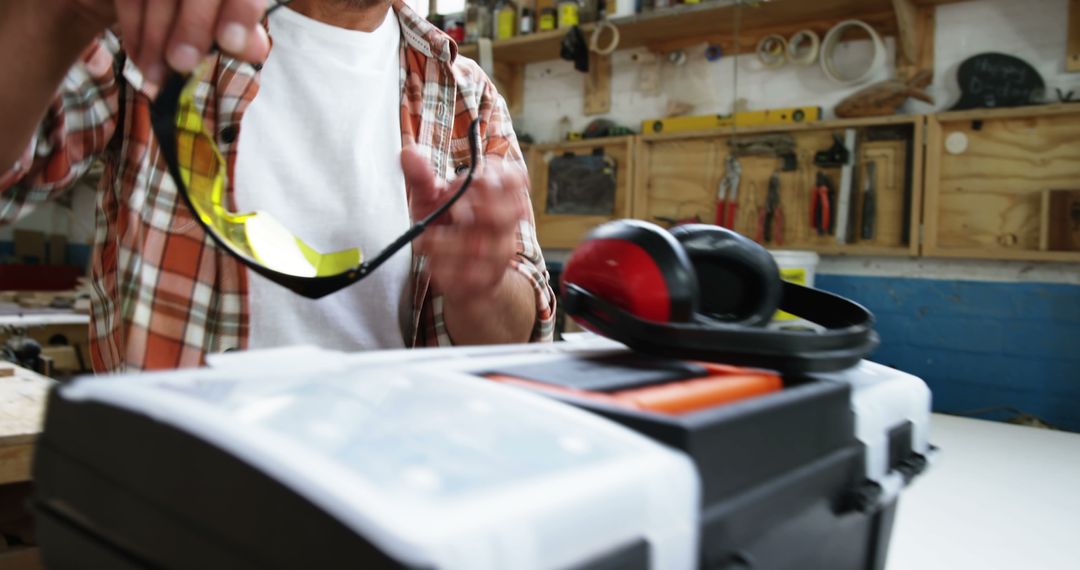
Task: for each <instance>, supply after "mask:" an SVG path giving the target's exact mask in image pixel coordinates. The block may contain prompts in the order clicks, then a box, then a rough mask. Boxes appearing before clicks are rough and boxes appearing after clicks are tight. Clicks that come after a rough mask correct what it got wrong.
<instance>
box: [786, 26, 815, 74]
mask: <svg viewBox="0 0 1080 570" xmlns="http://www.w3.org/2000/svg"><path fill="white" fill-rule="evenodd" d="M804 44H806V45H805V47H804ZM820 50H821V38H820V37H818V35H817V33H816V32H814V30H802V31H800V32H795V35H793V36H791V39H789V40H788V43H787V57H788V61H790V62H792V63H795V64H798V65H802V66H810V65H814V62H816V61H817V58H818V52H819V51H820Z"/></svg>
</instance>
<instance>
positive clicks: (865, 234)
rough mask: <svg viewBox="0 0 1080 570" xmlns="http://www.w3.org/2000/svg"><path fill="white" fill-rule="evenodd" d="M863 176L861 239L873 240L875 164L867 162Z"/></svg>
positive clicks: (875, 205)
mask: <svg viewBox="0 0 1080 570" xmlns="http://www.w3.org/2000/svg"><path fill="white" fill-rule="evenodd" d="M863 175H864V176H865V177H866V180H865V182H864V183H863V188H864V190H863V207H862V234H861V235H862V239H866V240H870V239H874V230H875V223H876V222H877V163H876V162H874V161H872V160H871V161H868V162H867V163H866V170H865V171H864V173H863Z"/></svg>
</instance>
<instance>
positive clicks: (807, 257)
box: [769, 251, 821, 321]
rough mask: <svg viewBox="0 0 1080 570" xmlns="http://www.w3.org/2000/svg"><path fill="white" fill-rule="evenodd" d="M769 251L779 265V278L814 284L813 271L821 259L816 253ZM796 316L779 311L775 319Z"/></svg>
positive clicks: (783, 319)
mask: <svg viewBox="0 0 1080 570" xmlns="http://www.w3.org/2000/svg"><path fill="white" fill-rule="evenodd" d="M769 253H771V254H772V256H773V259H775V260H776V264H777V265H778V266H780V278H781V279H783V280H784V281H789V282H791V283H796V284H798V285H805V286H807V287H813V286H814V272H815V271H817V265H818V262H819V261H821V258H820V257H819V256H818V254H816V253H814V252H812V251H769ZM797 318H798V317H796V316H795V315H792V314H789V313H785V312H783V311H779V312H778V313H777V315H776V318H775V320H777V321H793V320H796V319H797Z"/></svg>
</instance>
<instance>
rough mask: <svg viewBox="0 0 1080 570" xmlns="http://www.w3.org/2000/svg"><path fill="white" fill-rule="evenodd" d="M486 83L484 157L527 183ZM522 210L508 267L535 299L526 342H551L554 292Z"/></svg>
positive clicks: (507, 123)
mask: <svg viewBox="0 0 1080 570" xmlns="http://www.w3.org/2000/svg"><path fill="white" fill-rule="evenodd" d="M486 83H487V85H486V88H485V95H484V101H483V102H482V103H481V117H483V116H484V114H485V113H484V112H483V111H484V107H485V105H486V104H490V105H491V114H490V116H489V117H488V120H487V130H486V133H485V134H486V139H487V140H486V142H485V146H484V148H485V152H484V154H485V156H488V157H492V156H494V157H497V158H500V159H502V160H503V161H504V163H505V164H506V165H507V166H508V167H513V168H520V169H521V173H522V175H523V179H524V180H526V181H528V180H529V172H528V168H527V167H526V165H525V158H524V156H523V155H522V152H521V146H520V145H519V144H518V140H517V135H516V134H515V133H514V126H513V124H512V122H511V120H510V110H509V109H508V108H507V106H506V100H505V99H503V97H502V95H500V94H499V93H498V91H497V90H496V89H495V84H494V82H492V81H491V80H490V79H487V81H486ZM521 192H522V194H523V196H522V197H521V198H522V199H523V200H524V201H525V203H526V204H531V203H532V201H531V200H530V198H529V187H528V185H527V184H526V185H525V186H523V187H522V188H521ZM526 211H527V212H528V217H527V218H526V219H523V220H521V222H520V223H519V224H518V231H517V254H516V255H515V256H514V258H513V259H512V260H510V267H511V268H512V269H514V270H515V271H517V272H518V273H521V274H522V275H524V276H525V277H526V278H527V279H528V280H529V282H530V283H532V288H533V293H534V295H535V300H536V320H535V321H534V322H533V330H532V335H531V337H530V342H551V341H552V340H553V339H554V334H555V303H556V300H555V292H554V291H553V290H552V288H551V285H550V283H549V280H550V275H549V274H548V270H547V265H546V264H545V263H544V253H543V251H542V250H541V249H540V243H539V241H538V240H537V237H536V219H535V216H534V214H533V211H532V208H531V207H530V208H526Z"/></svg>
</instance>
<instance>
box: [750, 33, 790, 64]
mask: <svg viewBox="0 0 1080 570" xmlns="http://www.w3.org/2000/svg"><path fill="white" fill-rule="evenodd" d="M757 57H758V60H759V61H760V62H761V64H762V65H764V66H765V67H767V68H769V69H776V68H778V67H783V66H784V64H785V63H787V40H785V39H784V36H781V35H779V34H769V35H767V36H765V37H763V38H761V41H759V42H758V44H757Z"/></svg>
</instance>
